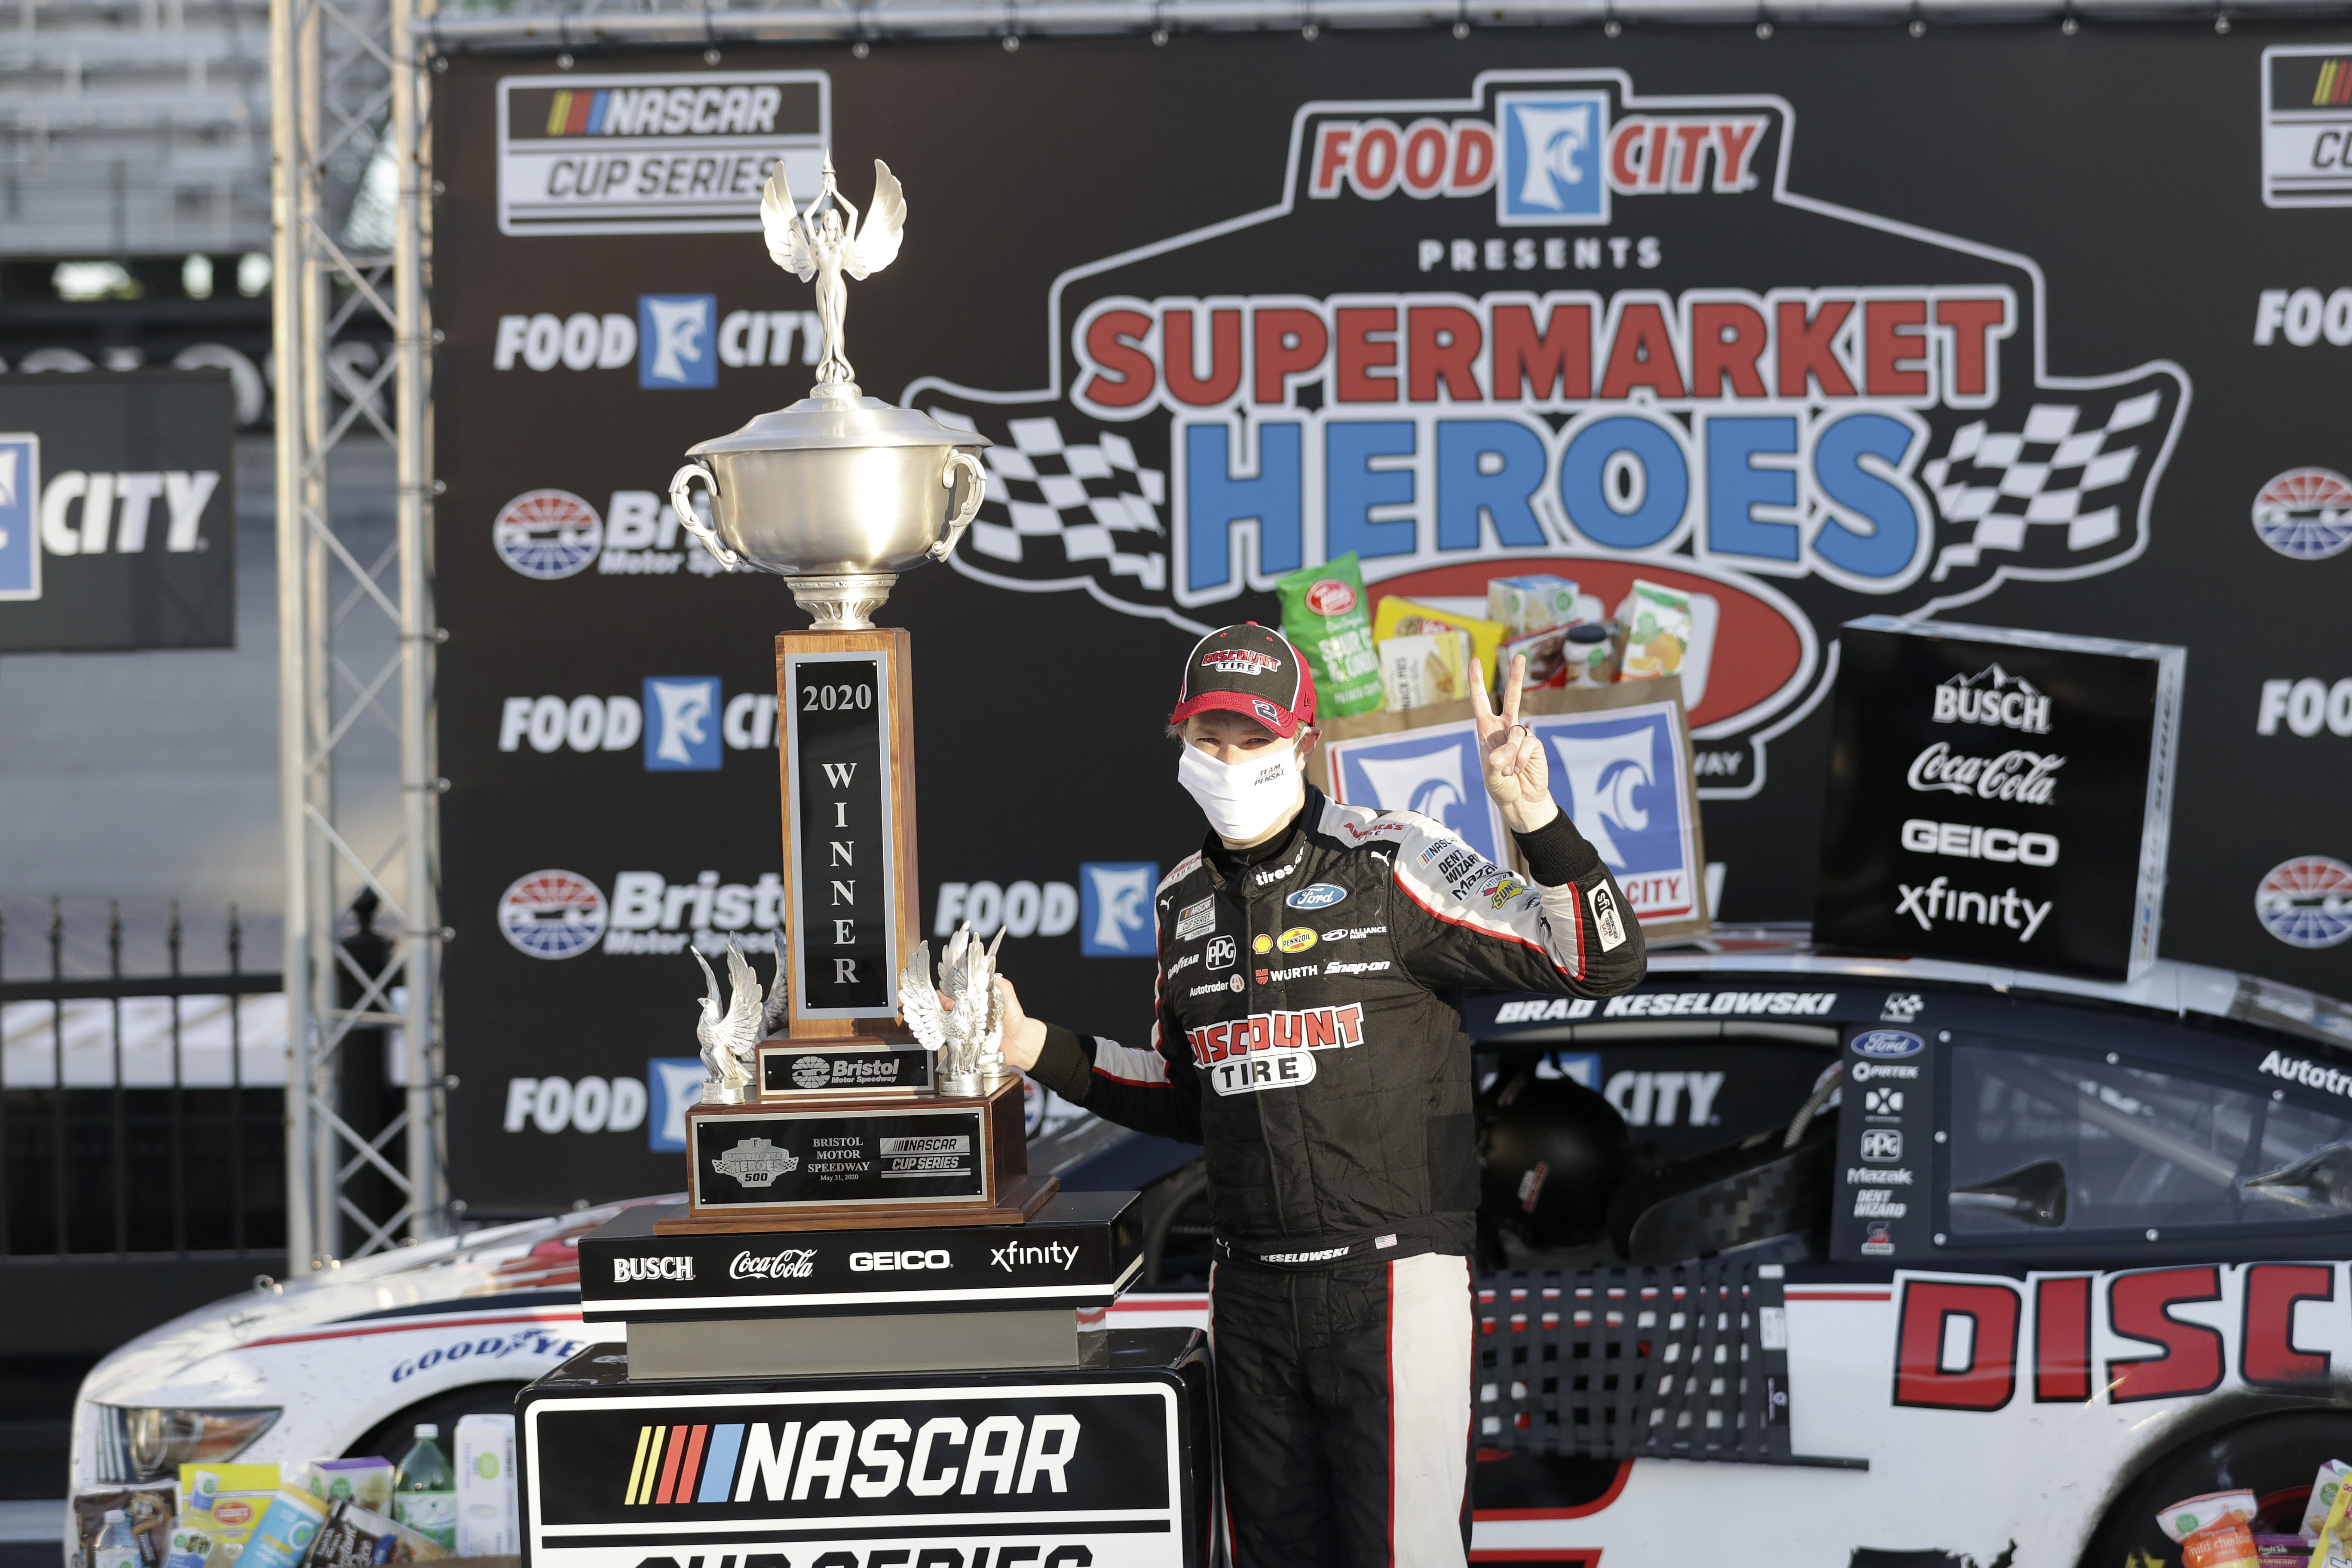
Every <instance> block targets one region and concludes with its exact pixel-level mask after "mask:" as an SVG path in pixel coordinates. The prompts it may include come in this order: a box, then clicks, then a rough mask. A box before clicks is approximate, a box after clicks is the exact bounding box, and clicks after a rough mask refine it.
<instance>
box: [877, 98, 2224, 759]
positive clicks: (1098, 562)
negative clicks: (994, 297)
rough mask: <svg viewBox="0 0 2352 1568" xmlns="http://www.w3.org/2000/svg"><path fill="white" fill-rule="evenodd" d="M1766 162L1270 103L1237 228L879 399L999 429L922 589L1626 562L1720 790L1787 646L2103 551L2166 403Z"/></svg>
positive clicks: (1821, 660)
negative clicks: (1025, 365) (2072, 369)
mask: <svg viewBox="0 0 2352 1568" xmlns="http://www.w3.org/2000/svg"><path fill="white" fill-rule="evenodd" d="M1268 153H1269V155H1271V154H1272V153H1273V149H1271V148H1269V149H1268ZM1796 153H1797V148H1796V110H1795V109H1794V107H1793V106H1792V105H1790V103H1789V102H1788V101H1787V100H1783V99H1780V98H1776V97H1770V96H1765V95H1755V96H1744V97H1725V98H1716V99H1698V98H1675V99H1671V100H1669V99H1661V98H1650V97H1644V96H1643V95H1641V94H1638V93H1636V92H1635V91H1634V90H1633V82H1632V81H1631V79H1629V78H1628V77H1627V76H1625V75H1624V74H1623V73H1622V72H1617V71H1590V70H1587V71H1520V72H1492V73H1487V74H1486V75H1484V76H1481V77H1480V78H1478V79H1476V81H1475V83H1473V84H1472V90H1471V93H1470V95H1469V96H1468V97H1466V98H1462V99H1440V98H1431V99H1426V100H1406V101H1394V102H1377V103H1375V102H1359V103H1344V104H1343V103H1310V104H1307V105H1305V106H1304V107H1302V108H1301V109H1300V110H1298V111H1297V115H1296V117H1295V119H1294V121H1293V124H1292V129H1291V135H1290V139H1289V146H1288V149H1287V178H1286V185H1285V190H1284V195H1283V197H1282V199H1281V200H1280V201H1279V202H1278V203H1276V205H1273V206H1270V207H1267V208H1265V209H1263V210H1261V211H1257V212H1254V213H1247V214H1244V215H1240V216H1235V217H1234V218H1232V219H1229V220H1226V221H1224V222H1221V223H1218V224H1214V225H1212V226H1208V227H1205V228H1202V229H1198V230H1195V231H1192V232H1191V233H1187V234H1181V235H1176V236H1173V237H1169V238H1167V239H1164V240H1160V241H1158V242H1156V243H1153V244H1150V245H1148V246H1144V247H1139V248H1138V249H1135V250H1132V251H1129V252H1126V253H1123V254H1120V255H1116V256H1111V257H1108V258H1103V259H1101V260H1097V261H1093V262H1089V263H1087V264H1086V265H1083V266H1079V267H1076V268H1071V269H1070V270H1069V271H1066V272H1065V273H1064V274H1063V275H1062V276H1061V277H1060V278H1059V279H1056V280H1055V283H1054V285H1053V288H1052V289H1051V291H1050V294H1049V297H1048V301H1047V308H1046V311H1045V316H1046V327H1047V331H1048V333H1049V348H1050V350H1051V353H1050V355H1049V363H1050V364H1051V365H1052V367H1053V368H1052V371H1051V373H1050V376H1049V384H1047V385H1046V386H1045V387H1044V388H1043V389H1039V390H1033V391H1000V390H994V389H985V388H975V387H966V386H960V385H956V384H950V383H947V382H944V381H940V380H937V379H926V380H919V381H917V382H915V383H914V384H912V385H910V386H908V388H907V389H906V391H905V393H904V394H903V395H902V396H901V398H900V401H901V402H904V403H906V404H908V405H910V406H914V407H918V408H923V409H926V410H928V411H929V412H931V413H932V414H934V415H935V416H938V417H940V418H941V419H942V420H943V421H945V422H948V423H950V424H955V425H960V426H971V427H974V428H977V429H979V430H980V431H982V433H984V434H986V435H988V436H990V437H992V438H993V439H994V440H995V441H996V443H997V445H996V446H995V447H992V449H991V450H990V451H989V453H988V454H987V459H988V464H989V469H990V483H989V487H988V501H987V504H986V505H984V506H983V507H982V510H981V512H980V515H979V520H978V521H975V522H974V523H973V525H972V527H971V533H970V536H969V537H968V539H967V540H966V542H965V543H964V544H963V545H962V546H961V548H960V549H959V550H958V552H957V553H956V554H955V556H954V557H953V558H952V561H953V564H954V565H955V567H956V569H957V570H958V571H960V572H961V573H963V574H965V575H966V576H968V577H971V578H974V579H977V580H979V581H982V582H986V583H989V584H995V585H997V586H1000V587H1003V588H1007V589H1012V590H1015V591H1019V592H1024V593H1052V592H1063V591H1079V592H1084V593H1087V594H1088V595H1092V596H1093V597H1095V598H1097V600H1100V601H1102V602H1104V603H1106V604H1108V605H1111V606H1113V607H1115V608H1118V609H1121V610H1124V611H1128V612H1129V613H1134V614H1140V615H1147V616H1159V617H1161V618H1164V619H1166V620H1168V621H1170V622H1171V623H1172V624H1174V625H1177V626H1183V627H1186V628H1188V629H1194V630H1204V629H1206V628H1207V627H1208V626H1213V625H1214V624H1216V623H1217V622H1219V621H1220V620H1223V619H1225V618H1228V614H1227V609H1226V606H1228V605H1230V604H1231V602H1232V601H1234V599H1236V598H1238V597H1239V596H1240V595H1244V593H1251V592H1259V593H1263V592H1266V591H1269V590H1270V589H1271V588H1272V587H1273V584H1274V582H1275V580H1276V578H1277V577H1279V576H1281V575H1282V574H1285V573H1286V572H1289V571H1292V570H1294V569H1297V568H1298V567H1300V566H1305V565H1312V564H1316V563H1321V562H1323V561H1326V560H1328V559H1331V558H1334V557H1337V556H1340V555H1345V554H1347V553H1349V552H1355V553H1356V554H1357V555H1358V557H1359V558H1360V561H1361V563H1362V567H1363V572H1364V576H1365V578H1366V580H1367V582H1368V583H1369V584H1370V585H1371V593H1372V595H1373V596H1374V597H1375V598H1378V597H1380V596H1381V595H1388V594H1403V595H1412V596H1415V597H1420V598H1435V599H1439V600H1448V599H1451V600H1460V601H1465V603H1473V602H1475V603H1476V604H1478V605H1483V604H1484V600H1485V589H1486V580H1487V579H1488V578H1489V577H1492V576H1498V575H1508V574H1516V573H1524V572H1555V573H1558V574H1560V575H1563V576H1567V577H1570V578H1573V579H1575V580H1576V581H1577V582H1578V583H1579V584H1580V585H1581V587H1582V588H1583V589H1584V591H1585V592H1586V593H1588V594H1591V595H1597V596H1598V597H1599V598H1600V599H1601V602H1602V603H1603V604H1604V605H1609V606H1613V605H1615V604H1616V603H1617V602H1618V601H1619V599H1621V598H1622V596H1623V595H1624V594H1625V593H1626V592H1627V590H1628V589H1629V587H1630V585H1631V584H1632V582H1633V579H1634V578H1636V577H1641V578H1643V579H1645V580H1647V581H1650V582H1653V583H1657V584H1664V585H1666V586H1670V587H1673V588H1675V589H1677V590H1680V591H1682V592H1685V593H1687V594H1689V595H1691V597H1692V608H1693V616H1694V627H1693V638H1692V642H1691V645H1690V647H1689V649H1688V652H1687V656H1686V658H1685V668H1684V669H1683V672H1682V673H1683V677H1684V691H1685V698H1686V700H1687V701H1688V703H1689V709H1690V720H1691V726H1692V735H1693V739H1694V741H1695V742H1697V747H1696V751H1697V755H1696V758H1695V762H1696V773H1697V774H1698V776H1699V780H1700V783H1701V784H1702V786H1703V788H1702V794H1703V795H1713V796H1738V795H1752V794H1754V793H1755V792H1756V791H1757V790H1758V789H1759V787H1761V785H1762V784H1763V782H1764V780H1763V764H1764V763H1765V760H1766V757H1765V745H1766V742H1769V740H1770V739H1771V737H1772V736H1773V735H1775V734H1778V733H1780V731H1783V730H1785V729H1786V728H1788V727H1789V726H1790V725H1792V724H1794V723H1795V722H1797V721H1799V720H1800V719H1801V718H1802V717H1803V716H1804V715H1805V714H1806V713H1807V712H1809V711H1811V709H1812V708H1813V706H1814V705H1815V704H1817V703H1818V701H1819V700H1820V699H1821V696H1822V693H1823V691H1824V690H1825V689H1826V688H1827V686H1828V683H1829V680H1830V679H1831V678H1832V675H1833V673H1834V660H1833V659H1832V658H1829V657H1828V656H1826V655H1825V654H1824V652H1823V650H1822V641H1823V640H1824V639H1823V638H1822V637H1821V635H1820V634H1819V632H1818V630H1817V628H1818V627H1819V626H1835V625H1837V624H1839V623H1840V622H1841V621H1843V620H1844V619H1846V618H1848V617H1850V616H1852V615H1853V614H1855V613H1857V612H1858V611H1861V610H1864V609H1865V608H1868V609H1899V610H1901V611H1903V612H1906V613H1925V612H1932V611H1934V610H1937V609H1938V608H1942V607H1948V606H1951V605H1961V604H1967V603H1971V602H1973V601H1976V600H1979V599H1982V598H1984V597H1985V596H1986V595H1989V594H1991V593H1993V592H1994V591H1995V590H1996V589H1997V588H1998V587H1999V586H2000V584H2001V583H2003V582H2004V581H2006V580H2007V579H2009V578H2012V577H2019V578H2027V579H2038V580H2063V579H2071V578H2077V577H2082V576H2085V575H2089V574H2096V573H2102V572H2108V571H2113V570H2115V569H2116V568H2117V567H2120V566H2122V565H2124V564H2126V563H2128V562H2131V561H2133V560H2135V559H2137V557H2138V556H2139V555H2140V553H2141V552H2143V551H2144V550H2145V548H2146V546H2147V531H2148V526H2149V513H2150V508H2151V505H2152V503H2153V500H2154V496H2155V491H2156V486H2157V481H2158V479H2159V478H2160V476H2161V474H2162V472H2163V468H2164V466H2165V463H2166V460H2167V458H2168V456H2169V454H2170V452H2171V449H2172V446H2173V443H2174V441H2175V439H2176V438H2177V437H2178V434H2179V426H2180V422H2181V419H2182V417H2183V415H2184V413H2185V410H2186V407H2187V404H2188V401H2189V383H2188V378H2187V376H2186V374H2184V373H2183V372H2182V371H2181V370H2180V369H2179V367H2178V366H2176V365H2173V364H2171V363H2168V362H2150V363H2145V364H2141V365H2138V366H2137V367H2134V368H2130V369H2122V370H2112V371H2110V372H2109V373H2108V374H2097V375H2091V376H2076V375H2061V374H2054V373H2053V371H2052V370H2051V369H2050V367H2049V366H2048V364H2047V363H2046V359H2045V353H2044V346H2043V344H2044V336H2045V330H2046V322H2045V321H2044V315H2043V295H2044V289H2043V279H2042V272H2041V269H2040V268H2039V266H2038V265H2037V264H2036V263H2035V261H2034V260H2033V259H2032V258H2029V257H2024V256H2020V255H2017V254H2015V253H2013V252H2007V251H2001V250H1997V249H1994V248H1992V247H1988V246H1984V245H1979V244H1977V243H1975V242H1973V241H1969V240H1967V239H1963V238H1958V237H1952V236H1948V235H1944V234H1938V233H1935V232H1932V231H1929V230H1927V229H1923V228H1919V227H1916V226H1912V225H1908V224H1904V223H1899V222H1896V221H1895V220H1893V219H1888V218H1882V217H1878V216H1873V215H1870V214H1867V213H1861V212H1856V211H1853V210H1852V209H1850V208H1845V207H1840V206H1835V205H1830V204H1828V203H1825V202H1822V201H1819V200H1816V199H1813V198H1811V197H1808V196H1805V195H1800V194H1799V193H1798V192H1797V191H1796V190H1795V189H1793V188H1792V176H1793V174H1794V173H1795V171H1796V170H1797V167H1798V166H1797V163H1796ZM1237 280H1238V282H1237ZM2093 368H2098V367H2093ZM1236 607H1238V606H1236ZM1718 654H1719V655H1720V657H1717V656H1718Z"/></svg>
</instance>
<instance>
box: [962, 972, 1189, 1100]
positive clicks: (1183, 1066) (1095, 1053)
mask: <svg viewBox="0 0 2352 1568" xmlns="http://www.w3.org/2000/svg"><path fill="white" fill-rule="evenodd" d="M997 984H998V986H999V987H1000V988H1001V989H1002V990H1003V994H1004V1001H1005V1007H1004V1059H1005V1060H1006V1061H1008V1062H1011V1063H1012V1064H1013V1066H1014V1067H1017V1068H1020V1069H1021V1070H1022V1071H1024V1072H1025V1073H1027V1074H1028V1075H1029V1076H1030V1077H1031V1078H1034V1079H1036V1080H1037V1081H1038V1082H1039V1083H1041V1084H1044V1085H1045V1087H1046V1088H1047V1089H1052V1090H1053V1091H1054V1092H1055V1094H1058V1095H1060V1096H1061V1097H1062V1098H1063V1099H1064V1100H1068V1101H1069V1102H1070V1103H1071V1104H1073V1105H1082V1106H1084V1107H1086V1108H1087V1110H1091V1111H1093V1112H1094V1113H1095V1114H1096V1115H1097V1116H1099V1117H1102V1118H1103V1119H1104V1120H1105V1121H1116V1122H1118V1124H1119V1125H1120V1126H1121V1127H1132V1128H1134V1129H1135V1130H1136V1131H1138V1132H1148V1133H1150V1134H1152V1135H1154V1136H1156V1137H1160V1138H1173V1139H1174V1140H1176V1141H1177V1142H1180V1143H1198V1142H1200V1141H1201V1078H1200V1074H1198V1073H1196V1072H1194V1071H1193V1070H1192V1064H1191V1063H1189V1062H1188V1061H1186V1060H1185V1058H1184V1050H1185V1047H1184V1033H1183V1031H1182V1030H1181V1028H1179V1027H1178V1026H1177V1025H1176V1022H1175V1020H1174V1019H1173V1018H1171V1016H1169V1013H1168V1004H1167V994H1166V990H1165V988H1164V987H1163V986H1162V985H1161V984H1160V973H1159V971H1158V969H1157V968H1156V967H1155V968H1154V970H1153V972H1152V994H1153V997H1154V1002H1155V1005H1154V1006H1153V1008H1152V1015H1151V1048H1150V1050H1148V1051H1139V1050H1137V1049H1136V1048H1134V1047H1132V1046H1122V1045H1120V1044H1119V1043H1118V1041H1116V1040H1110V1039H1106V1038H1104V1037H1102V1036H1100V1035H1080V1034H1075V1033H1073V1032H1072V1031H1070V1030H1068V1029H1065V1028H1062V1027H1060V1026H1057V1025H1054V1024H1048V1023H1045V1022H1044V1021H1043V1020H1042V1019H1037V1018H1032V1017H1030V1016H1028V1015H1027V1014H1026V1013H1025V1012H1024V1011H1023V1010H1022V1007H1021V1000H1020V998H1019V997H1018V996H1017V995H1015V994H1013V986H1012V984H1011V983H1010V982H1008V981H1004V980H1002V979H1000V980H999V981H998V982H997Z"/></svg>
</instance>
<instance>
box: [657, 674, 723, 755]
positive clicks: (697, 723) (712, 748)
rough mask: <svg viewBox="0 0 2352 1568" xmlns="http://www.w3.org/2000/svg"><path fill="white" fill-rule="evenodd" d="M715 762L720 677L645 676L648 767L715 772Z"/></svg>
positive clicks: (717, 753) (717, 751)
mask: <svg viewBox="0 0 2352 1568" xmlns="http://www.w3.org/2000/svg"><path fill="white" fill-rule="evenodd" d="M718 767H719V678H718V677H717V676H715V675H680V676H660V675H649V676H647V677H646V772H647V773H713V772H716V771H717V770H718Z"/></svg>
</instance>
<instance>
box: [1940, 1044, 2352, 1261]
mask: <svg viewBox="0 0 2352 1568" xmlns="http://www.w3.org/2000/svg"><path fill="white" fill-rule="evenodd" d="M1952 1088H1953V1095H1954V1100H1953V1113H1952V1116H1951V1119H1950V1130H1951V1138H1952V1150H1951V1176H1952V1185H1951V1195H1950V1199H1949V1203H1950V1219H1949V1224H1950V1227H1951V1229H1952V1230H1953V1231H1954V1232H1955V1233H1956V1234H1958V1235H1959V1236H1964V1237H1966V1236H1979V1237H1981V1236H2000V1237H2016V1236H2020V1235H2025V1234H2031V1233H2032V1232H2035V1231H2056V1232H2062V1233H2074V1234H2080V1233H2083V1232H2088V1231H2102V1230H2135V1231H2138V1230H2147V1229H2159V1230H2160V1229H2164V1228H2168V1227H2177V1226H2228V1225H2243V1224H2265V1223H2286V1222H2297V1221H2309V1220H2313V1219H2320V1218H2328V1217H2333V1216H2336V1215H2352V1122H2347V1121H2346V1120H2345V1119H2344V1118H2342V1117H2337V1116H2333V1115H2328V1114H2325V1113H2322V1112H2318V1111H2314V1110H2306V1109H2305V1108H2303V1107H2301V1106H2293V1105H2286V1104H2284V1103H2281V1102H2279V1101H2276V1100H2272V1099H2271V1098H2270V1096H2268V1095H2267V1094H2263V1093H2260V1092H2257V1091H2255V1090H2252V1089H2233V1088H2228V1087H2225V1086H2223V1085H2221V1084H2218V1083H2213V1082H2210V1081H2207V1080H2205V1079H2199V1078H2189V1077H2186V1076H2183V1075H2180V1074H2177V1073H2168V1072H2158V1071H2154V1070H2151V1069H2148V1068H2138V1067H2128V1066H2124V1065H2120V1064H2115V1063H2109V1062H2106V1061H2103V1060H2099V1059H2096V1058H2081V1057H2074V1056H2064V1055H2060V1054H2057V1053H2054V1052H2052V1053H2046V1054H2045V1053H2038V1052H2033V1051H2021V1050H2015V1049H2009V1048H2004V1047H1998V1046H1990V1045H1963V1046H1960V1047H1957V1048H1956V1049H1955V1050H1954V1052H1953V1057H1952Z"/></svg>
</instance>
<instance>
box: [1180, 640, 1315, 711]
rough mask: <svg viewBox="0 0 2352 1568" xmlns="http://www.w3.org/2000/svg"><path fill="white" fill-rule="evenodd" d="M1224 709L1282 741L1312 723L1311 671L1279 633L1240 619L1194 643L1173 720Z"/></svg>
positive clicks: (1188, 655)
mask: <svg viewBox="0 0 2352 1568" xmlns="http://www.w3.org/2000/svg"><path fill="white" fill-rule="evenodd" d="M1210 709H1223V710H1225V711H1226V712H1229V713H1239V714H1242V715H1243V716H1244V717H1245V718H1250V719H1255V720H1256V721H1258V722H1259V723H1261V724H1263V725H1265V727H1266V728H1267V729H1269V730H1271V731H1274V732H1275V733H1276V734H1277V735H1280V736H1281V737H1283V738H1284V739H1285V740H1288V739H1289V738H1290V737H1291V736H1293V735H1295V734H1297V732H1298V727H1299V726H1300V725H1302V724H1307V725H1311V724H1313V723H1314V722H1315V676H1314V673H1313V672H1312V671H1311V670H1309V669H1308V668H1307V661H1306V660H1305V659H1304V658H1300V657H1299V654H1298V650H1297V648H1295V647H1292V646H1291V645H1290V640H1289V639H1288V638H1286V637H1284V636H1283V635H1282V634H1281V633H1280V632H1277V631H1274V630H1271V629H1270V628H1268V627H1265V626H1259V625H1258V624H1257V623H1256V622H1255V621H1244V622H1241V623H1240V624H1239V625H1236V626H1221V627H1219V628H1218V629H1217V630H1215V631H1213V632H1211V633H1210V634H1209V635H1208V636H1207V637H1202V639H1201V640H1200V641H1199V642H1197V643H1195V644H1193V645H1192V652H1191V653H1190V654H1187V655H1186V656H1185V658H1184V676H1183V679H1181V681H1179V682H1178V683H1177V687H1176V710H1175V711H1174V712H1172V713H1171V714H1169V715H1168V721H1169V722H1170V723H1171V724H1181V723H1182V722H1183V721H1185V720H1187V719H1190V718H1191V717H1192V715H1193V714H1195V713H1201V712H1205V711H1207V710H1210Z"/></svg>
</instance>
